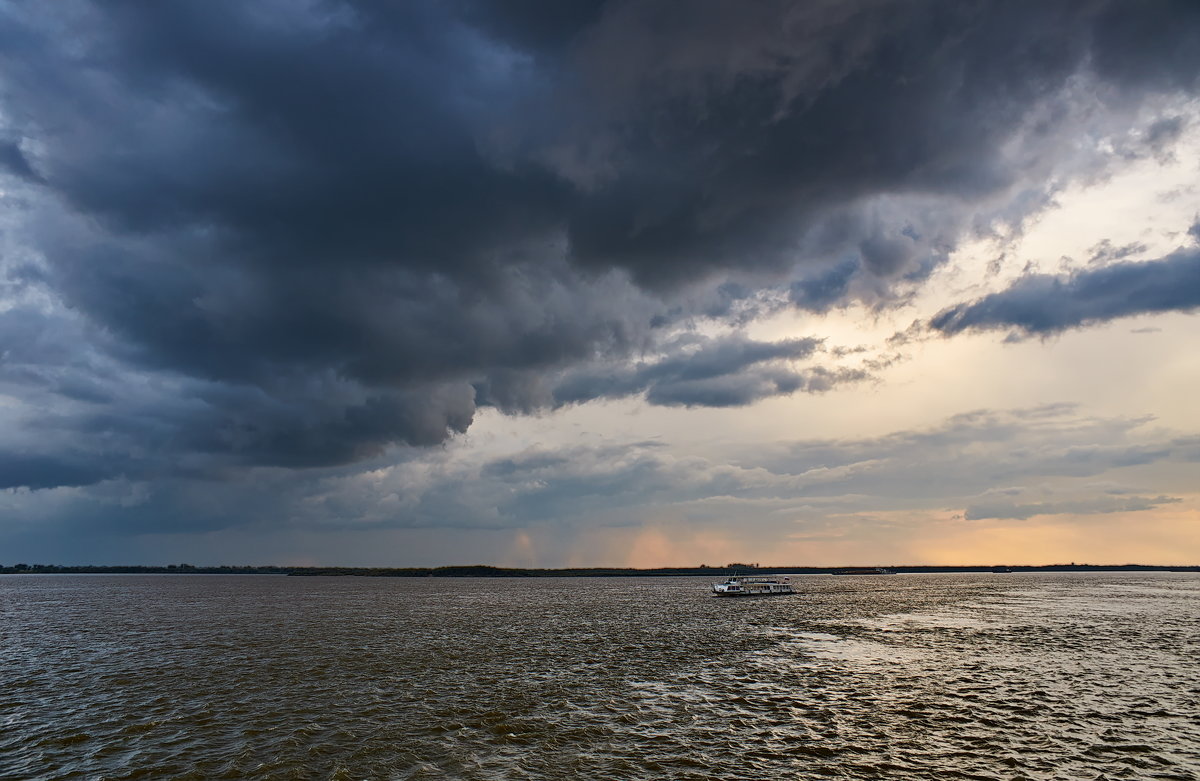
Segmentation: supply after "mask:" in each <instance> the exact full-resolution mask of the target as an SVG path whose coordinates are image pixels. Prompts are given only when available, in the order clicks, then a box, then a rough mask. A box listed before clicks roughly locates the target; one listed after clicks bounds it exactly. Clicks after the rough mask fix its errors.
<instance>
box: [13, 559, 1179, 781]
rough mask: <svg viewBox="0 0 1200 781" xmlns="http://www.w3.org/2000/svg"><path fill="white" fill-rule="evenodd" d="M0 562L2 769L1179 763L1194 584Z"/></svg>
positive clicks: (918, 768)
mask: <svg viewBox="0 0 1200 781" xmlns="http://www.w3.org/2000/svg"><path fill="white" fill-rule="evenodd" d="M798 580H799V583H800V588H801V590H802V591H803V592H804V593H803V594H802V595H800V596H794V597H775V598H768V599H763V600H753V601H740V600H716V599H711V598H708V597H707V596H706V595H705V589H706V582H705V581H704V580H702V579H695V578H670V579H657V578H655V579H630V580H627V579H620V580H607V579H603V580H591V579H554V580H443V579H419V580H409V579H366V578H285V577H270V576H257V577H256V576H242V577H239V576H232V577H225V576H179V575H176V576H7V577H0V777H3V778H172V777H174V778H194V779H209V778H305V779H307V778H346V779H359V778H390V779H410V778H411V779H435V778H438V779H440V778H455V779H457V778H462V779H521V778H587V779H593V778H596V779H606V778H607V779H632V778H671V779H676V778H678V779H687V778H695V779H710V778H722V779H728V778H744V779H784V778H854V779H860V778H861V779H874V778H895V779H901V778H903V779H909V778H929V779H933V778H936V779H955V778H970V779H1196V778H1198V776H1200V618H1198V617H1200V577H1197V576H1195V575H1189V574H1171V573H1154V574H1144V575H1129V574H1117V575H1107V574H1105V575H1097V574H1070V575H1056V576H1051V575H1027V574H1013V575H970V576H944V575H943V576H917V575H897V576H874V577H871V576H867V577H811V578H808V577H805V578H799V579H798Z"/></svg>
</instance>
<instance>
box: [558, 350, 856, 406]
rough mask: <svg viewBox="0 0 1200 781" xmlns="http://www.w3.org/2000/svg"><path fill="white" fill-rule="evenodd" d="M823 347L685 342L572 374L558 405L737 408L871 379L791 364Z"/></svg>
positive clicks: (846, 371) (565, 380)
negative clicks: (620, 401)
mask: <svg viewBox="0 0 1200 781" xmlns="http://www.w3.org/2000/svg"><path fill="white" fill-rule="evenodd" d="M820 347H821V340H820V339H815V338H811V337H810V338H806V339H788V340H783V341H779V342H760V341H755V340H752V339H746V338H744V337H740V336H727V337H723V338H717V339H700V340H696V339H685V340H682V341H681V343H679V344H676V345H673V346H672V348H671V351H670V352H668V354H667V355H665V356H663V357H661V358H659V359H657V360H651V361H645V362H642V363H640V364H638V365H636V366H633V367H625V366H620V365H618V366H610V367H608V368H607V369H606V370H604V371H595V370H591V369H585V370H580V371H575V372H571V373H568V374H567V376H565V377H564V378H563V379H562V380H560V381H559V382H558V384H557V385H556V386H555V387H554V389H553V391H552V395H553V398H554V402H555V403H556V404H560V405H561V404H570V403H578V402H581V401H588V400H591V399H595V398H616V397H621V396H629V395H634V394H641V393H644V394H645V399H646V401H647V402H649V403H650V404H655V405H661V406H688V407H691V406H701V407H737V406H745V405H748V404H751V403H753V402H755V401H758V400H760V399H763V398H767V397H770V396H776V395H788V394H791V393H796V392H799V391H807V392H810V393H819V392H823V391H826V390H829V389H830V388H832V387H833V386H834V385H836V384H838V383H844V382H855V381H860V380H863V379H866V378H867V375H866V373H865V372H863V371H861V370H854V369H837V370H830V369H826V368H824V367H820V366H816V367H810V368H807V369H803V370H796V369H793V368H791V367H790V366H789V363H790V362H792V361H796V360H801V359H805V358H809V357H811V356H812V355H813V354H814V353H815V352H817V350H818V349H820Z"/></svg>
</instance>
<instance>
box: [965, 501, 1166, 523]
mask: <svg viewBox="0 0 1200 781" xmlns="http://www.w3.org/2000/svg"><path fill="white" fill-rule="evenodd" d="M1181 501H1183V500H1182V499H1178V498H1174V497H1170V496H1156V497H1146V496H1129V497H1110V496H1102V497H1096V498H1091V499H1079V500H1074V501H1061V502H1035V503H1031V504H1017V503H1015V502H995V501H994V502H984V503H979V504H973V505H970V506H968V507H967V509H966V511H965V512H964V513H963V518H964V519H966V520H968V521H981V520H990V519H999V520H1004V519H1012V520H1017V521H1025V520H1028V519H1030V518H1032V517H1034V516H1035V515H1096V514H1098V513H1129V512H1144V511H1146V510H1153V509H1154V508H1155V507H1159V506H1160V505H1163V504H1174V503H1177V502H1181Z"/></svg>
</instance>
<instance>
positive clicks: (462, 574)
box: [0, 563, 1200, 578]
mask: <svg viewBox="0 0 1200 781" xmlns="http://www.w3.org/2000/svg"><path fill="white" fill-rule="evenodd" d="M939 572H951V573H953V572H990V573H1016V572H1200V565H1187V566H1165V565H1156V564H1044V565H1037V566H1033V565H1030V566H1025V565H1017V564H1013V565H996V564H991V565H967V566H907V565H900V566H893V565H889V566H887V567H878V566H872V567H760V566H755V565H749V564H732V565H728V566H725V567H709V566H699V567H658V568H654V569H633V568H622V567H587V568H565V569H519V568H511V567H492V566H487V565H483V564H475V565H466V566H448V567H280V566H217V567H206V566H193V565H191V564H169V565H166V566H124V565H106V566H101V565H58V564H24V563H18V564H14V565H12V566H0V575H160V574H161V575H296V576H317V575H324V576H329V575H356V576H360V577H383V578H563V577H568V578H612V577H661V576H670V575H707V576H710V577H721V576H725V575H729V574H732V573H736V574H741V575H748V574H754V575H890V574H905V573H909V574H920V573H927V574H928V573H939Z"/></svg>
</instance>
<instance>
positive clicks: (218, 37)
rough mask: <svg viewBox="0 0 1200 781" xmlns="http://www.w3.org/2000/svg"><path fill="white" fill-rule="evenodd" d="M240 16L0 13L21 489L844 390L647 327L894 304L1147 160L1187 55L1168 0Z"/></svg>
mask: <svg viewBox="0 0 1200 781" xmlns="http://www.w3.org/2000/svg"><path fill="white" fill-rule="evenodd" d="M270 8H271V9H272V10H271V11H270V12H266V11H264V10H263V9H262V8H261V7H257V6H251V5H247V4H244V3H240V2H233V1H232V0H218V1H216V2H211V3H205V4H204V5H203V7H200V6H192V5H187V4H153V5H140V4H121V3H118V4H112V3H96V2H77V3H69V4H62V3H56V4H26V5H17V6H9V7H6V8H5V9H4V10H3V11H0V14H2V15H3V16H2V21H0V96H2V97H0V179H2V184H3V190H4V197H3V200H0V221H2V223H3V224H2V225H0V227H2V228H3V235H2V240H3V242H4V245H5V251H4V253H3V255H4V258H3V260H2V261H0V270H2V271H3V274H4V276H5V277H6V281H5V283H4V284H3V287H2V288H0V291H2V295H3V296H4V297H5V300H4V301H3V302H2V304H3V311H5V312H6V313H7V314H6V318H5V320H6V326H11V327H12V328H13V329H14V331H20V332H22V333H26V332H33V331H34V330H35V329H37V328H42V326H43V325H46V324H47V323H51V322H52V323H53V324H52V325H48V326H47V327H45V328H43V329H42V330H43V332H44V333H45V334H46V336H45V337H42V338H40V339H39V341H40V343H42V344H43V345H44V349H42V348H39V350H38V351H37V352H36V353H31V352H30V351H29V350H24V351H23V350H22V348H21V347H20V346H19V345H17V346H10V347H9V348H7V349H9V350H10V353H9V355H8V356H7V357H6V358H5V360H4V362H3V363H2V364H0V384H3V388H4V391H5V393H7V394H8V395H9V396H10V397H11V398H12V399H14V401H13V409H14V410H16V411H14V412H12V413H5V414H7V415H9V417H8V418H7V419H6V420H7V421H8V423H9V429H8V431H9V432H10V436H9V439H11V440H12V441H18V442H19V443H20V447H19V448H16V449H14V450H13V452H14V453H24V454H27V455H28V457H29V458H30V459H31V463H35V462H36V463H40V464H42V465H43V466H44V468H39V469H38V470H35V471H30V472H28V473H26V472H20V474H27V475H28V477H27V478H22V479H24V480H27V482H25V483H22V484H26V485H33V484H37V485H49V484H52V483H54V479H53V478H51V477H50V475H52V474H54V473H55V472H56V470H57V472H58V473H60V474H61V475H62V477H61V480H62V481H63V483H62V484H64V485H67V484H76V483H78V482H79V481H81V480H87V479H101V478H103V477H105V476H111V475H114V474H117V472H116V470H117V469H119V470H120V472H119V474H121V475H126V476H128V477H129V478H130V479H139V477H140V476H149V475H161V474H164V473H170V474H178V475H185V474H191V475H205V476H208V477H210V478H211V477H216V476H225V475H228V474H230V473H232V472H233V471H235V470H236V468H240V467H246V466H284V467H289V468H301V467H304V468H313V467H328V466H335V465H340V464H348V463H355V462H359V463H363V462H365V461H367V460H370V459H372V458H376V457H378V456H379V455H380V454H382V453H384V452H386V451H387V450H388V449H389V448H397V447H404V446H408V445H412V446H430V445H435V444H439V443H442V442H445V441H447V440H449V439H452V438H453V437H455V436H457V435H459V434H461V433H462V432H464V431H465V430H467V429H468V427H469V426H470V424H471V421H472V420H473V418H474V416H475V414H476V413H477V410H478V408H479V407H480V406H494V407H496V408H498V409H501V410H504V411H506V412H509V413H514V414H515V413H528V412H536V411H539V410H544V409H549V408H552V407H554V406H555V405H561V404H566V403H576V402H582V401H586V400H588V399H593V398H611V397H614V396H621V395H629V394H641V395H643V396H644V398H645V399H646V400H647V401H648V402H650V403H652V404H661V405H670V406H697V405H701V406H740V405H746V404H750V403H753V402H755V401H756V400H760V399H763V398H767V397H770V396H775V395H780V394H788V393H793V392H800V391H806V392H817V391H821V390H825V389H828V388H831V387H834V386H836V385H837V384H839V383H844V382H853V381H857V380H861V379H863V378H864V377H865V374H864V373H863V372H861V371H855V370H848V369H841V370H838V369H833V368H828V367H817V366H809V367H805V368H799V367H796V366H794V365H792V364H793V362H795V361H798V360H801V359H802V358H803V357H806V356H802V355H801V353H800V352H795V351H796V350H799V349H800V348H798V347H797V346H796V345H795V344H791V343H786V342H781V343H776V344H774V345H769V344H767V343H751V342H749V341H745V340H743V341H741V342H738V340H737V338H736V337H730V339H729V340H727V341H720V340H717V341H714V342H713V343H712V344H710V345H709V346H708V347H705V348H701V349H699V350H698V351H697V352H695V353H694V354H684V353H682V352H676V351H675V348H674V345H675V344H676V343H675V341H674V340H676V339H677V338H678V336H679V334H680V333H681V332H686V331H688V330H689V329H691V328H693V327H695V326H696V325H697V324H698V323H702V324H704V325H705V326H707V327H708V328H710V330H711V331H712V332H724V333H729V332H731V331H732V332H733V333H737V330H736V329H739V328H741V327H743V326H745V325H746V323H747V322H748V321H749V320H752V319H754V318H755V317H757V316H759V314H760V313H763V312H768V311H776V310H777V308H778V307H779V306H782V305H784V303H783V302H784V301H785V300H787V301H790V304H791V305H792V306H795V307H798V308H801V309H806V310H810V311H816V312H823V311H827V310H830V309H832V308H835V307H838V306H841V305H843V304H846V303H849V302H853V301H863V302H867V303H869V304H871V305H873V306H887V305H889V304H890V303H895V302H897V301H902V300H904V299H905V296H906V295H908V294H910V293H911V291H912V290H913V289H914V288H915V287H917V286H919V285H921V284H922V283H923V281H924V280H925V279H926V278H928V275H929V274H930V272H931V271H932V270H933V269H934V268H936V267H937V266H938V264H940V263H942V262H943V261H944V259H945V258H946V257H947V256H948V254H949V253H950V252H951V251H952V250H953V249H954V247H955V246H957V244H958V243H959V242H960V240H961V239H962V238H964V237H967V236H971V235H974V234H976V233H980V232H986V231H988V230H993V229H994V228H993V227H991V226H993V225H994V223H996V222H997V221H1001V222H1004V223H1005V224H1006V225H1009V226H1010V227H1011V226H1012V225H1016V224H1019V223H1020V222H1021V221H1022V220H1023V219H1024V218H1026V217H1027V216H1028V215H1029V214H1030V213H1031V212H1033V211H1036V210H1037V209H1040V208H1043V207H1044V205H1045V204H1046V203H1047V202H1048V199H1049V195H1050V194H1051V193H1052V192H1053V191H1054V189H1055V188H1057V187H1060V186H1062V184H1063V183H1065V182H1069V181H1072V180H1073V179H1075V178H1077V177H1088V176H1094V175H1096V174H1097V173H1098V172H1102V171H1103V170H1105V168H1106V167H1107V166H1109V165H1115V164H1119V163H1121V162H1122V161H1123V160H1125V157H1122V155H1121V154H1118V153H1116V152H1112V151H1111V149H1110V147H1112V148H1115V147H1113V145H1112V143H1111V141H1112V139H1114V138H1117V139H1121V138H1127V137H1128V138H1136V140H1137V141H1138V143H1139V144H1140V146H1138V147H1137V148H1138V149H1140V150H1142V151H1141V152H1139V154H1154V155H1165V154H1168V153H1169V152H1170V150H1171V149H1172V146H1173V144H1176V143H1177V142H1178V139H1179V138H1180V133H1181V132H1182V128H1183V126H1184V125H1183V120H1181V119H1179V117H1178V116H1177V115H1176V114H1174V113H1173V114H1171V115H1170V116H1160V114H1161V111H1160V108H1161V106H1163V105H1168V104H1170V101H1171V100H1172V99H1178V98H1180V97H1181V96H1183V97H1186V96H1189V95H1192V94H1194V93H1195V90H1196V77H1197V73H1198V72H1200V54H1197V51H1200V46H1194V45H1193V44H1194V42H1195V40H1194V39H1195V34H1194V30H1195V29H1196V28H1197V27H1200V25H1197V24H1193V23H1191V22H1193V21H1194V20H1195V19H1196V14H1197V13H1198V12H1197V9H1196V6H1195V4H1194V3H1190V2H1166V1H1165V0H1164V1H1162V2H1149V3H1145V4H1139V8H1138V11H1137V13H1136V14H1132V15H1131V12H1130V11H1129V9H1128V7H1127V6H1126V5H1125V4H1122V3H1119V2H1104V1H1101V2H1068V3H1060V4H1054V5H1045V6H1043V5H1035V4H1021V5H1014V4H1011V3H1005V2H983V3H975V4H969V5H964V4H961V3H957V2H948V1H945V2H942V1H935V0H928V1H925V2H917V3H907V2H905V3H900V2H878V1H876V0H871V1H868V0H861V1H859V2H845V3H810V4H803V5H797V4H794V3H786V2H766V3H760V4H756V5H755V6H754V7H753V8H751V9H747V8H743V7H738V8H736V9H735V8H733V7H731V6H729V5H728V4H725V3H720V2H696V3H692V4H689V7H688V12H687V13H686V14H680V13H679V10H678V7H677V6H676V5H674V4H672V3H666V2H658V0H652V1H650V2H607V3H601V2H579V3H538V2H530V3H519V4H493V3H484V2H469V1H468V2H461V3H437V2H413V3H406V4H403V5H402V6H395V5H391V4H386V3H376V2H368V1H367V0H332V1H331V2H309V1H307V0H289V1H287V2H281V3H279V4H278V5H272V6H270ZM1101 93H1102V94H1103V95H1104V96H1105V98H1104V100H1103V101H1100V100H1099V99H1098V98H1097V95H1098V94H1101ZM1155 100H1158V102H1155ZM1081 138H1087V139H1091V141H1089V142H1088V143H1080V139H1081ZM1092 141H1094V143H1092ZM1131 143H1132V142H1131ZM1130 148H1133V147H1130ZM1174 263H1175V265H1178V266H1180V267H1182V265H1184V264H1183V260H1177V261H1174ZM1097 284H1099V283H1097ZM1155 291H1157V288H1155V289H1154V290H1152V291H1149V292H1147V293H1146V296H1145V298H1146V299H1151V298H1153V297H1154V295H1156V293H1155ZM1091 311H1092V310H1091V309H1088V307H1086V306H1085V307H1083V312H1084V314H1083V316H1085V317H1093V316H1094V315H1093V314H1092V313H1091ZM1096 316H1098V315H1096ZM950 320H953V318H950ZM950 320H947V323H949V322H950ZM981 322H982V321H981ZM963 327H966V326H963ZM789 345H790V346H789ZM706 350H707V352H706ZM788 350H793V352H788ZM756 351H757V352H756ZM764 351H765V352H764ZM772 351H775V352H772ZM645 356H657V357H654V358H652V359H651V360H646V359H645ZM47 394H49V395H47ZM48 408H49V409H50V411H51V412H52V413H53V414H51V415H48V416H47V415H44V414H42V413H45V412H46V411H47V410H48ZM81 440H85V441H83V443H82V444H79V445H72V444H71V443H79V442H80V441H81ZM67 454H70V457H69V458H68V457H67ZM78 459H83V461H79V460H78ZM55 464H58V465H60V466H59V467H54V466H53V465H55ZM67 464H75V465H76V466H72V467H70V468H68V467H67V466H66V465H67ZM13 474H17V473H15V472H14V473H13Z"/></svg>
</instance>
